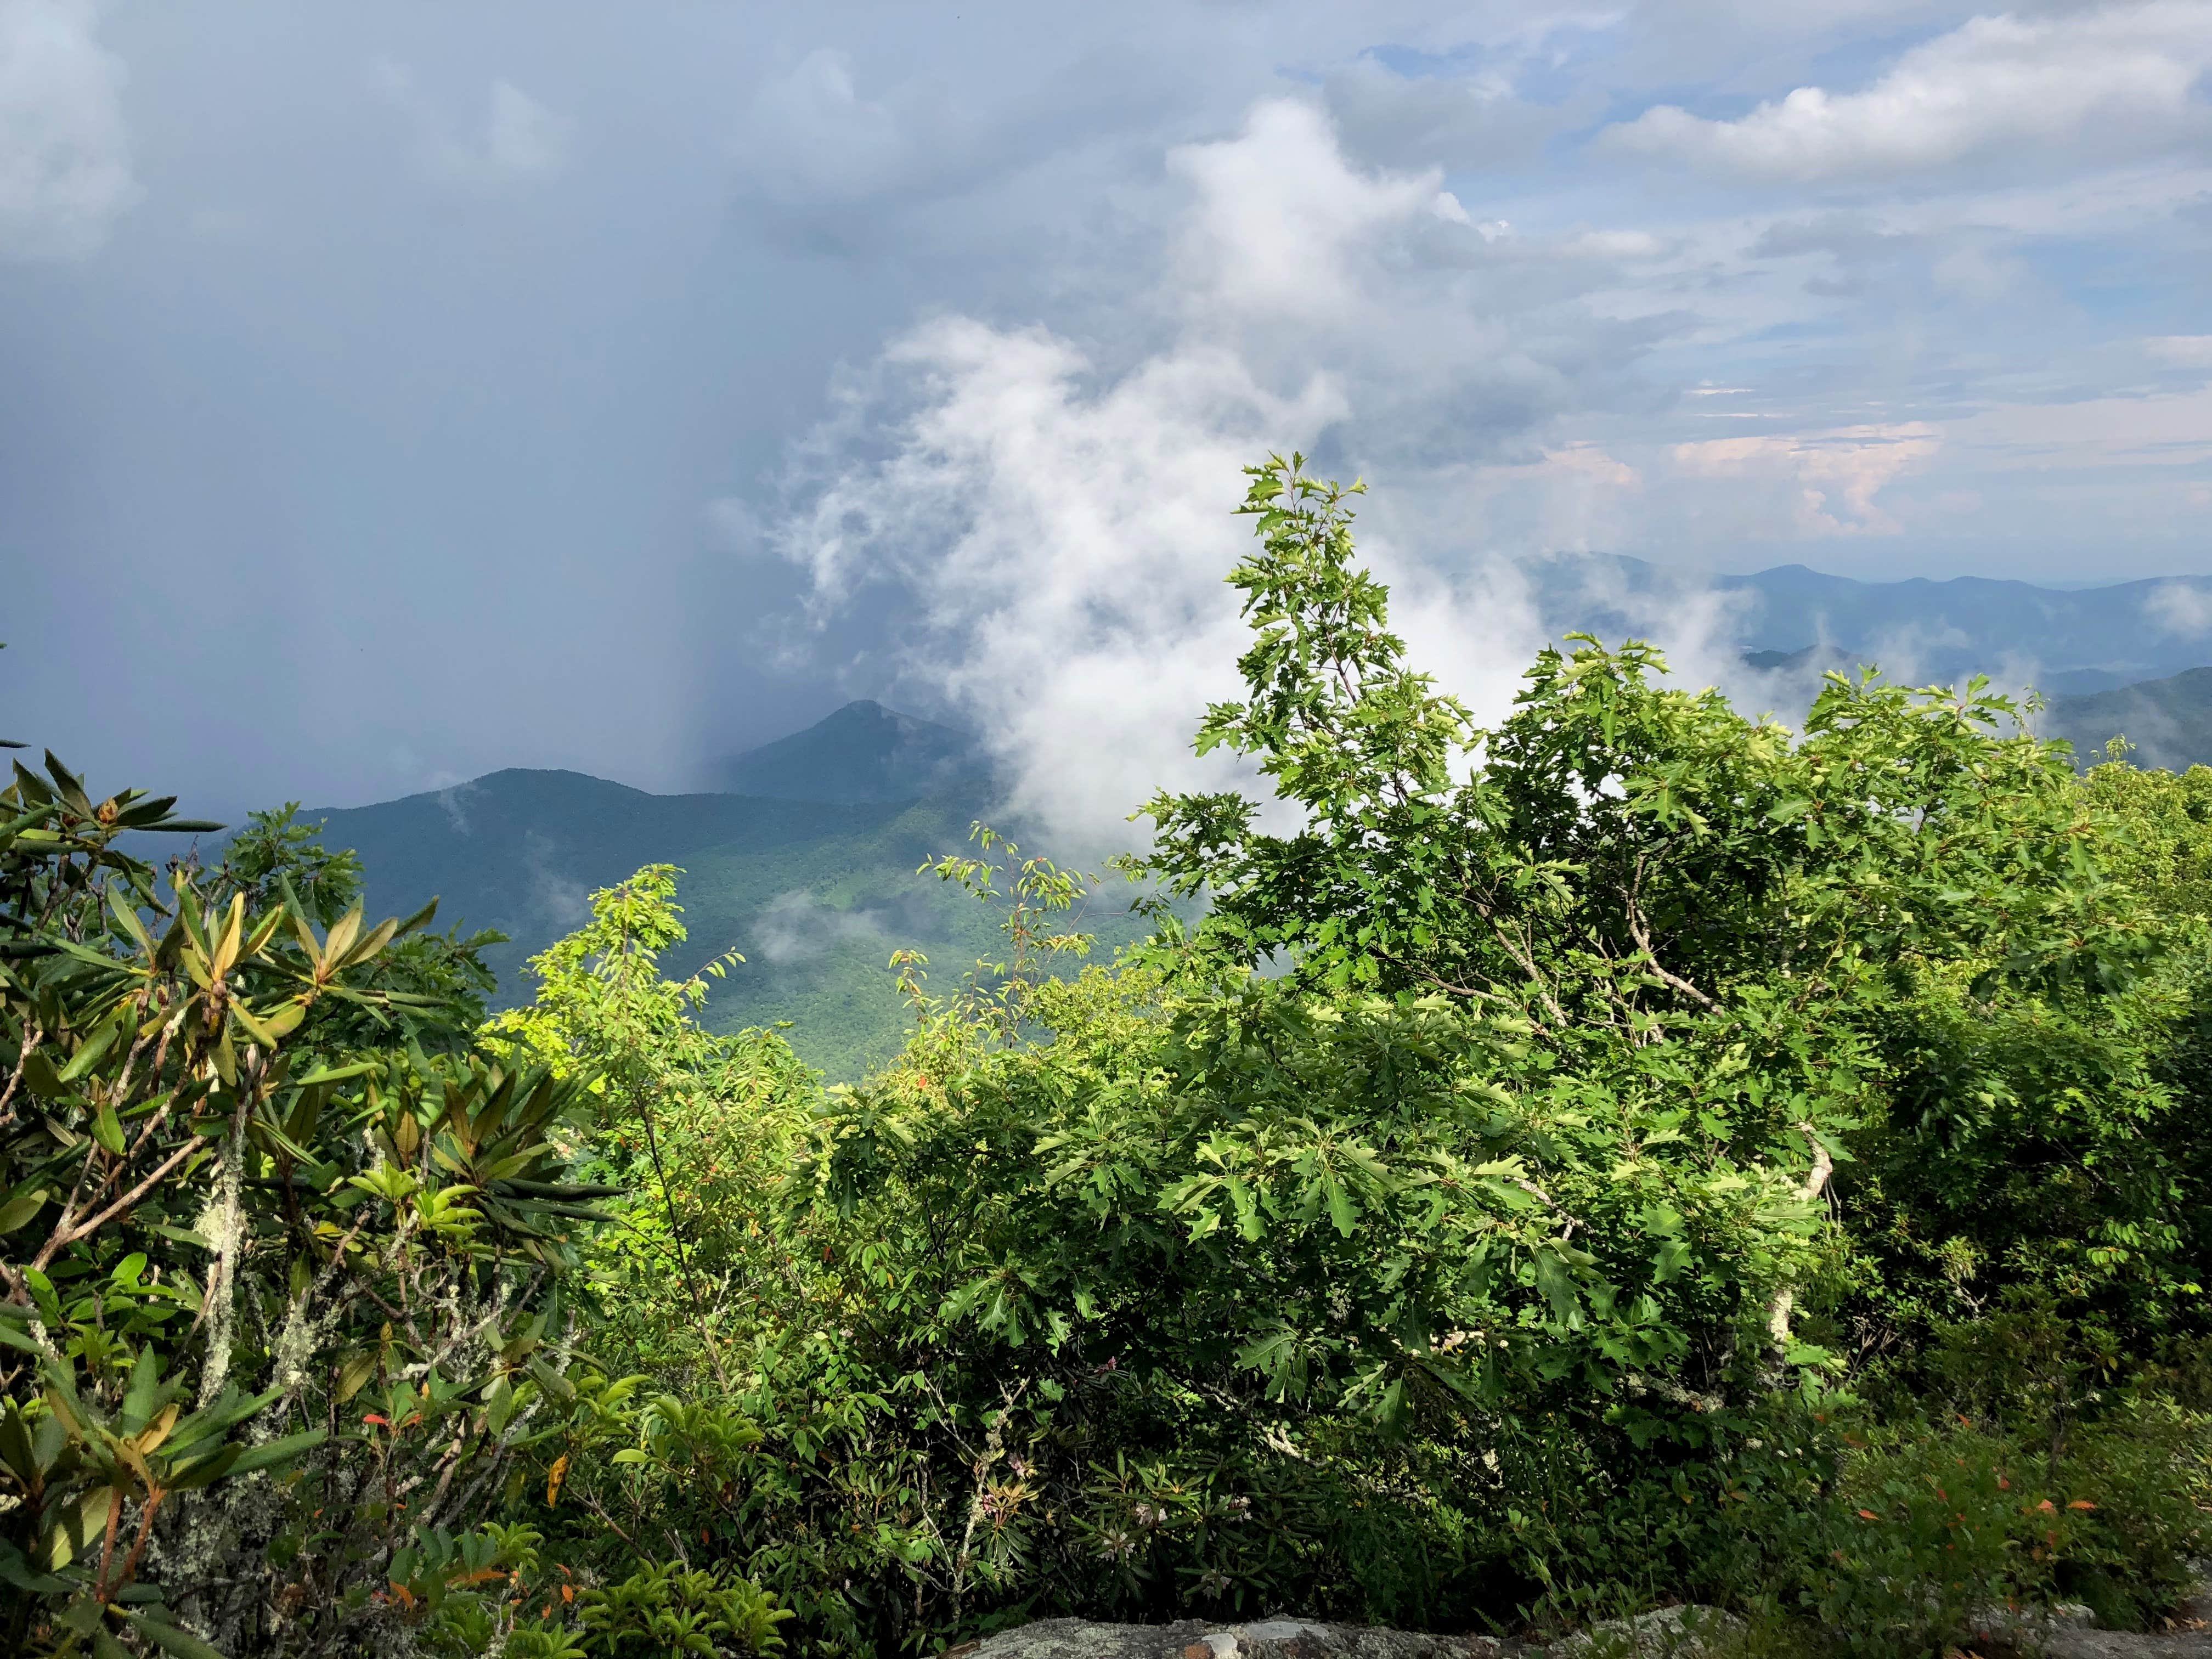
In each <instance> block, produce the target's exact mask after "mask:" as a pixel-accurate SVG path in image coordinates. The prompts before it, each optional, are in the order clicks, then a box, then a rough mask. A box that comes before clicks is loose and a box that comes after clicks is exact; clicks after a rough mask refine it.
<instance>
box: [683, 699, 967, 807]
mask: <svg viewBox="0 0 2212 1659" xmlns="http://www.w3.org/2000/svg"><path fill="white" fill-rule="evenodd" d="M989 769H990V768H989V765H988V763H987V762H986V761H985V760H984V758H983V757H982V754H981V751H980V750H978V749H977V747H976V745H975V740H974V739H973V738H969V736H968V735H967V734H966V733H965V732H957V731H955V730H954V729H953V728H952V727H951V726H939V724H938V723H937V722H936V721H934V720H923V719H922V718H921V716H919V715H916V714H902V713H901V712H900V711H899V710H897V709H896V708H886V707H884V705H883V704H882V703H879V702H876V701H875V700H874V699H873V698H871V697H863V698H860V699H858V700H856V701H854V702H848V703H847V704H846V705H845V706H844V707H843V708H839V709H837V710H836V711H834V712H833V713H831V714H827V715H825V716H823V718H822V719H821V720H817V721H816V722H815V723H814V724H813V725H812V726H808V727H807V728H806V729H805V731H804V732H793V733H792V735H791V736H789V737H787V738H777V739H776V740H775V742H774V743H766V744H762V745H761V746H760V747H759V748H757V749H751V750H746V751H745V752H744V754H742V755H738V756H737V757H733V758H732V759H731V760H728V761H726V762H725V763H723V765H722V768H721V772H720V781H721V784H722V787H724V788H726V789H727V790H729V791H730V792H731V793H733V794H740V795H765V796H769V797H771V798H773V799H781V800H816V801H881V800H914V799H920V798H921V797H922V796H924V795H931V794H936V793H939V792H940V791H942V790H944V789H945V788H948V787H951V785H953V784H954V783H957V782H958V781H961V780H962V779H972V778H977V777H981V776H983V775H986V774H987V773H988V771H989Z"/></svg>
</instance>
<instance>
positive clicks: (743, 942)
mask: <svg viewBox="0 0 2212 1659" xmlns="http://www.w3.org/2000/svg"><path fill="white" fill-rule="evenodd" d="M971 752H972V751H971V750H969V747H968V745H967V744H966V741H965V739H963V738H961V737H960V735H959V734H958V733H957V732H951V731H950V730H949V729H947V728H945V727H944V726H932V725H930V724H929V723H928V722H927V721H921V720H914V719H913V718H912V717H910V716H906V715H901V714H896V713H894V712H893V711H891V710H889V709H886V708H883V707H882V706H881V705H879V704H876V703H854V704H850V705H848V707H846V708H842V709H841V710H839V711H838V712H837V713H836V714H832V715H831V716H829V719H827V720H823V721H821V722H820V723H819V724H818V725H817V726H811V727H810V728H808V729H807V730H806V731H805V732H799V733H796V734H794V735H793V736H792V737H790V738H783V739H781V740H780V741H779V742H776V743H774V744H769V745H767V746H766V747H765V748H763V749H760V750H754V751H753V752H752V753H751V754H750V755H746V756H741V757H738V759H737V760H735V761H733V762H732V763H731V764H730V772H731V775H732V776H735V777H739V778H744V779H747V780H750V781H753V782H754V783H756V784H757V785H759V786H761V787H762V788H763V793H755V794H690V795H653V794H647V793H646V792H645V791H643V790H641V789H632V788H629V787H626V786H624V785H623V784H618V783H610V782H608V781H605V779H601V778H594V777H589V776H586V775H584V774H582V773H580V772H559V771H525V770H520V769H510V770H507V771H503V772H494V773H491V774H490V775H488V776H485V777H481V778H477V779H476V780H474V781H471V782H469V783H464V784H458V785H455V786H454V787H453V788H450V789H444V790H439V791H436V792H434V793H425V794H420V795H410V796H408V797H406V798H405V799H401V800H394V801H384V802H380V803H379V804H377V805H373V806H360V807H351V808H343V809H335V810H316V811H309V812H307V813H304V814H302V817H304V818H305V819H306V820H307V821H308V822H311V823H320V824H321V825H322V826H323V838H324V842H325V844H326V845H328V846H330V847H332V848H351V849H353V850H354V851H355V852H356V854H359V856H360V858H361V861H362V869H363V871H364V872H365V874H366V878H367V881H368V887H369V890H371V891H372V892H374V893H375V894H376V896H377V901H378V902H379V903H380V904H383V905H385V906H386V907H387V908H392V909H396V910H398V911H400V912H402V913H404V912H406V911H410V910H412V909H414V908H417V907H419V906H420V905H422V903H424V902H427V901H428V900H429V899H431V898H434V897H435V898H437V899H438V900H439V901H440V903H439V922H440V925H441V926H448V925H451V924H453V923H456V922H459V923H462V924H465V926H466V927H468V928H470V929H476V928H494V929H496V930H497V931H498V932H500V933H505V934H506V935H507V943H505V944H502V945H494V946H491V947H490V948H489V949H488V950H487V951H485V952H484V957H485V960H486V961H487V962H488V963H489V964H490V965H491V966H492V967H493V968H494V969H495V970H496V971H497V973H498V975H499V982H500V1001H501V1003H502V1004H513V1003H516V1002H526V1001H528V1000H530V998H531V997H532V994H533V987H532V985H531V983H530V981H529V977H528V975H527V974H526V971H525V967H524V964H525V963H526V962H527V960H528V959H529V957H532V955H534V954H535V953H536V952H538V951H541V950H543V949H544V947H545V946H546V945H549V944H550V943H551V942H552V941H553V940H554V939H557V938H559V937H560V936H562V934H564V933H568V932H569V931H570V930H571V929H573V928H574V927H577V926H579V925H580V923H581V922H582V921H584V920H585V919H586V917H587V916H588V915H589V914H590V907H589V903H588V899H589V896H590V895H591V893H592V891H594V890H597V889H600V888H605V887H610V886H612V885H613V884H615V883H617V882H618V881H621V880H622V879H623V878H625V877H627V876H628V875H629V873H630V872H632V871H634V870H636V869H637V868H639V867H640V866H643V865H647V864H674V865H678V866H681V867H682V868H683V870H684V875H683V877H682V878H681V883H680V885H679V887H678V902H680V903H681V904H682V905H683V906H684V913H685V914H684V921H685V924H686V926H687V927H688V928H689V929H690V941H689V943H688V945H686V947H685V948H684V950H683V951H679V952H678V953H677V954H676V955H675V956H674V957H672V958H671V961H672V962H674V963H678V964H679V965H680V966H681V967H682V969H684V972H686V973H689V972H690V971H691V970H692V969H695V968H696V967H697V966H698V965H699V964H701V963H704V962H707V961H708V960H710V959H711V958H713V957H717V956H719V955H720V954H722V953H723V952H724V951H732V950H734V951H738V952H740V953H741V954H742V955H743V956H744V957H745V961H744V964H743V965H742V966H740V967H738V968H736V969H732V972H731V973H730V975H729V976H728V977H727V978H726V979H723V980H720V981H714V995H713V1000H712V1001H711V1003H710V1004H709V1005H708V1009H707V1012H706V1018H707V1020H708V1024H710V1025H712V1026H713V1027H714V1029H716V1030H740V1029H742V1028H744V1027H745V1026H750V1025H765V1024H774V1023H775V1022H777V1021H780V1020H790V1021H792V1022H793V1030H792V1031H791V1034H790V1035H791V1039H792V1042H793V1047H795V1048H797V1049H798V1051H799V1054H801V1055H802V1056H804V1057H805V1059H806V1060H808V1061H810V1062H811V1063H812V1064H814V1065H816V1066H822V1067H823V1068H824V1069H825V1070H826V1071H828V1073H829V1074H830V1075H831V1076H832V1077H833V1078H847V1077H854V1076H858V1075H859V1074H860V1073H861V1072H863V1071H864V1070H866V1068H867V1067H868V1066H870V1065H872V1064H876V1063H880V1062H882V1061H884V1060H888V1059H889V1058H890V1055H891V1054H893V1053H895V1052H896V1048H897V1046H898V1042H899V1037H900V1033H901V1031H902V1030H903V1029H904V1020H905V1011H904V1009H903V1008H902V1005H901V1004H900V1002H899V1000H898V998H897V996H896V994H895V990H894V986H895V975H893V974H892V972H891V970H890V968H889V967H888V965H887V964H888V963H889V960H890V953H891V952H892V951H894V950H897V949H900V948H902V947H914V948H918V949H920V950H921V951H924V952H926V953H927V955H928V956H929V957H931V958H932V959H933V960H932V969H933V972H934V973H935V974H936V975H938V976H939V978H941V979H943V980H945V981H951V980H953V979H957V976H958V975H959V974H960V973H962V972H963V971H964V970H965V969H967V968H968V967H969V966H970V965H972V963H973V962H974V961H975V958H976V957H977V956H979V955H980V954H981V953H982V952H984V951H987V950H988V949H990V948H991V945H992V943H993V941H994V939H995V937H996V936H995V934H994V932H993V924H992V921H991V918H990V916H989V915H987V914H985V913H984V912H982V911H981V908H979V907H977V906H976V905H975V903H974V902H972V901H970V900H969V899H968V898H966V897H965V896H963V895H962V894H960V893H958V892H957V891H956V890H951V889H948V888H947V887H946V886H945V884H944V883H942V882H940V881H939V880H938V879H937V878H935V877H934V876H932V875H927V874H921V873H917V872H918V870H919V866H921V864H922V863H923V862H924V861H925V860H928V859H932V858H935V857H939V856H941V855H943V854H947V853H952V852H957V851H959V850H960V849H961V848H963V846H964V845H965V844H966V842H967V840H968V835H969V827H970V826H971V825H972V824H973V823H975V822H977V821H978V820H984V821H989V822H993V823H994V824H996V825H997V826H998V827H1000V828H1006V827H1008V826H1007V825H1006V823H1004V821H1003V819H1002V818H1001V817H1000V814H999V813H998V812H996V811H994V805H995V797H994V792H993V789H992V787H991V786H990V785H989V784H987V782H985V781H981V779H978V778H975V777H972V776H971V777H969V778H967V779H965V780H963V779H961V778H960V777H959V776H957V774H956V775H953V776H952V778H951V782H950V785H949V787H944V788H941V789H940V790H939V792H938V793H931V794H927V795H926V796H924V797H923V798H921V799H915V798H914V797H912V796H909V797H908V798H906V799H883V798H882V797H881V792H882V791H883V790H884V789H885V788H887V787H890V786H891V785H892V784H893V783H894V782H898V781H905V782H907V783H908V784H910V785H911V784H915V783H918V782H919V781H920V780H922V779H924V778H929V777H933V776H936V775H939V774H940V773H941V772H942V771H944V770H945V769H946V767H947V766H948V764H949V763H951V762H952V761H954V760H958V761H961V762H963V763H964V762H965V761H966V760H967V758H968V757H969V756H970V754H971ZM802 787H805V788H810V789H811V790H813V791H814V792H815V796H816V798H815V799H791V798H788V796H789V794H790V793H792V792H795V791H796V790H798V789H799V788H802ZM778 792H781V793H778ZM1016 829H1018V826H1016ZM1121 912H1122V906H1121V903H1120V902H1119V901H1109V902H1104V903H1103V908H1102V913H1101V914H1100V915H1097V916H1096V917H1095V918H1094V919H1093V920H1094V921H1095V922H1096V923H1097V925H1098V926H1099V927H1100V928H1101V931H1102V938H1103V939H1104V940H1105V941H1106V942H1107V943H1108V944H1109V945H1110V944H1113V943H1119V942H1121V940H1122V939H1125V938H1127V937H1132V936H1133V930H1132V929H1131V928H1130V927H1129V926H1128V924H1127V922H1126V921H1125V920H1124V918H1123V916H1122V914H1121Z"/></svg>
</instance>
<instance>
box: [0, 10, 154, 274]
mask: <svg viewBox="0 0 2212 1659" xmlns="http://www.w3.org/2000/svg"><path fill="white" fill-rule="evenodd" d="M95 22H96V18H95V15H94V9H93V7H92V6H91V4H90V3H88V0H0V258H14V259H73V258H82V257H84V256H85V255H87V254H89V253H92V252H95V251H96V250H97V249H98V248H99V247H100V245H101V244H102V243H104V242H105V241H106V240H107V236H108V233H109V231H110V230H111V229H112V227H113V225H114V223H115V222H116V220H117V219H118V218H120V217H121V216H122V215H123V214H124V213H125V211H126V210H128V209H129V208H130V207H131V204H133V203H134V202H136V201H137V199H138V197H139V194H140V191H139V187H138V183H137V179H136V178H135V177H134V176H133V174H132V172H131V139H130V133H129V131H128V130H127V129H126V128H125V125H124V120H123V102H122V90H123V83H124V80H125V72H124V68H123V64H122V61H121V60H120V59H119V58H117V57H116V56H115V55H114V54H113V53H112V52H109V51H107V50H106V48H105V47H103V46H101V45H100V42H99V41H98V40H96V39H95V38H94V24H95Z"/></svg>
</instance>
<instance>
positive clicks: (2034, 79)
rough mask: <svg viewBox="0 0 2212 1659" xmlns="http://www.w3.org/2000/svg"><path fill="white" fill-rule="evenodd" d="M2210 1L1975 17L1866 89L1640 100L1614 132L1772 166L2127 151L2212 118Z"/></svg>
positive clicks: (1915, 163) (1776, 170) (1794, 169)
mask: <svg viewBox="0 0 2212 1659" xmlns="http://www.w3.org/2000/svg"><path fill="white" fill-rule="evenodd" d="M2208 67H2212V6H2208V5H2206V4H2204V3H2203V0H2153V3H2149V4H2142V5H2118V6H2106V7H2101V8H2096V9H2087V10H2081V11H2071V12H2064V13H2060V14H2057V15H2040V16H2038V15H2027V16H2022V15H2015V14H2012V13H2005V14H2002V15H1995V16H1983V17H1976V18H1973V19H1972V20H1970V21H1967V22H1966V23H1965V24H1963V25H1961V26H1960V27H1958V28H1956V29H1954V30H1953V31H1951V32H1950V33H1948V34H1944V35H1941V36H1938V37H1937V38H1936V39H1935V40H1929V41H1928V42H1926V43H1925V44H1923V45H1921V46H1916V47H1914V48H1912V49H1911V51H1909V52H1905V54H1904V55H1903V56H1902V57H1901V58H1899V59H1898V60H1897V62H1896V63H1895V64H1894V65H1893V67H1892V68H1891V69H1890V70H1889V72H1888V73H1887V74H1886V75H1884V76H1881V79H1879V80H1878V81H1876V82H1875V83H1874V84H1873V85H1871V86H1869V87H1868V88H1865V89H1864V90H1863V91H1858V92H1844V93H1836V92H1831V91H1829V90H1827V89H1826V88H1821V87H1812V86H1808V87H1800V88H1797V89H1796V91H1794V92H1792V93H1790V94H1789V95H1788V96H1786V97H1784V98H1781V99H1778V100H1770V101H1768V102H1765V103H1762V104H1760V105H1759V106H1758V107H1757V108H1755V109H1753V111H1752V112H1750V113H1749V114H1747V115H1746V116H1744V117H1742V118H1741V119H1738V120H1733V121H1726V120H1711V119H1707V118H1702V117H1699V116H1697V115H1693V114H1692V113H1690V112H1688V111H1687V110H1685V109H1682V108H1680V107H1679V106H1674V105H1671V104H1668V105H1661V106H1657V107H1656V108H1653V109H1649V110H1646V111H1645V112H1644V113H1643V114H1642V115H1640V116H1638V118H1636V119H1635V120H1634V121H1632V122H1628V123H1626V124H1625V125H1620V126H1617V127H1614V128H1613V129H1611V130H1609V131H1608V132H1607V135H1606V138H1607V143H1610V144H1613V145H1615V146H1619V147H1622V148H1626V149H1638V150H1644V151H1647V152H1650V153H1653V154H1657V155H1669V156H1675V157H1680V158H1681V159H1683V160H1686V161H1692V162H1696V163H1699V164H1701V165H1705V166H1708V167H1717V168H1720V169H1723V170H1724V171H1729V172H1734V173H1744V174H1749V175H1753V176H1759V177H1765V178H1771V179H1807V180H1810V179H1833V178H1838V177H1846V176H1856V175H1862V174H1886V173H1905V172H1911V171H1916V170H1920V169H1927V168H1933V167H1942V166H1944V165H1946V164H1948V163H1951V162H1954V161H1961V160H1963V159H1966V158H1967V157H1970V156H1974V155H1984V154H1986V153H1989V152H1990V151H1993V150H1996V149H1999V148H2001V147H2002V148H2006V149H2018V148H2020V147H2023V146H2026V147H2033V148H2036V149H2044V150H2046V151H2047V150H2051V149H2069V150H2073V151H2075V152H2079V153H2085V154H2086V153H2091V152H2093V153H2095V154H2097V155H2113V154H2124V153H2128V152H2129V151H2130V150H2134V149H2144V148H2149V147H2154V146H2156V145H2160V144H2163V143H2170V142H2172V140H2173V139H2175V138H2176V137H2180V136H2182V135H2185V134H2188V133H2202V132H2203V131H2205V130H2206V128H2207V119H2206V114H2207V112H2206V110H2205V107H2204V106H2203V102H2202V101H2201V100H2199V99H2198V98H2197V95H2196V89H2197V86H2198V83H2199V82H2200V81H2201V79H2202V78H2203V75H2204V73H2205V70H2206V69H2207V68H2208Z"/></svg>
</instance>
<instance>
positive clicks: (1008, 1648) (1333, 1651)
mask: <svg viewBox="0 0 2212 1659" xmlns="http://www.w3.org/2000/svg"><path fill="white" fill-rule="evenodd" d="M1521 1652H1522V1648H1521V1647H1520V1646H1519V1644H1516V1643H1510V1642H1500V1641H1498V1640H1496V1639H1495V1638H1491V1637H1487V1636H1437V1635H1431V1634H1426V1633H1424V1632H1418V1631H1402V1630H1370V1629H1366V1628H1364V1627H1362V1626H1355V1625H1324V1624H1319V1623H1316V1622H1315V1621H1313V1620H1305V1619H1263V1620H1259V1621H1258V1622H1256V1623H1254V1624H1249V1625H1215V1624H1207V1623H1204V1622H1202V1621H1200V1620H1194V1619H1186V1620H1182V1622H1181V1623H1179V1624H1173V1625H1094V1624H1091V1623H1090V1622H1089V1621H1087V1620H1081V1619H1046V1620H1039V1621H1038V1622H1037V1623H1036V1624H1033V1625H1023V1626H1019V1627H1018V1628H1017V1629H1014V1630H1008V1631H1001V1632H999V1633H998V1634H997V1635H996V1636H994V1637H992V1638H990V1639H989V1640H988V1641H986V1642H983V1643H981V1644H977V1645H975V1646H973V1647H970V1648H967V1649H958V1648H956V1649H954V1650H953V1651H952V1653H951V1654H948V1655H946V1656H945V1659H955V1656H956V1655H957V1656H959V1659H1510V1656H1514V1655H1517V1654H1519V1653H1521Z"/></svg>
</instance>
